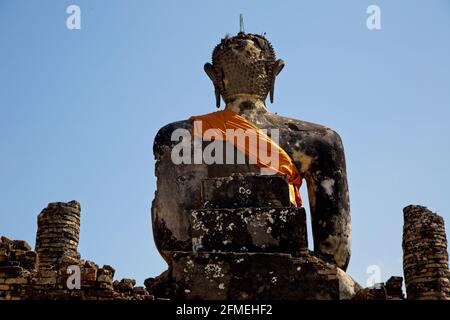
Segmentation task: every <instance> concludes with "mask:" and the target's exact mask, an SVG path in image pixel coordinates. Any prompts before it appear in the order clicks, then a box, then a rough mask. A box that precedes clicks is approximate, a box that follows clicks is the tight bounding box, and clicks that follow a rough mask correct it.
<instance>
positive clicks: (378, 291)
mask: <svg viewBox="0 0 450 320" xmlns="http://www.w3.org/2000/svg"><path fill="white" fill-rule="evenodd" d="M353 300H387V292H386V288H385V287H384V283H378V284H376V285H375V286H373V287H371V288H364V289H361V290H359V291H358V292H357V293H356V295H355V296H354V297H353Z"/></svg>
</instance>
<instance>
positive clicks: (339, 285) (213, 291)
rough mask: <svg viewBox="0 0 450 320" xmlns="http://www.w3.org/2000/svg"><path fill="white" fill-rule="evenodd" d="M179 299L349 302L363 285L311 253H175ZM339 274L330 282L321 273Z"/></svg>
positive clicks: (174, 281) (174, 270)
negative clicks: (338, 300) (294, 254)
mask: <svg viewBox="0 0 450 320" xmlns="http://www.w3.org/2000/svg"><path fill="white" fill-rule="evenodd" d="M172 259H173V263H172V266H173V270H172V278H173V279H172V280H173V281H172V283H173V286H174V287H173V294H174V296H175V298H179V299H188V300H191V299H208V300H210V299H215V300H224V299H231V300H254V299H258V300H261V299H262V300H265V299H274V300H280V299H281V300H330V299H349V298H351V297H352V296H353V295H354V294H355V292H356V291H358V290H359V289H360V286H359V285H358V284H357V283H356V282H355V281H354V280H353V279H351V277H349V276H348V275H347V274H345V272H343V271H342V270H340V269H338V268H337V267H336V266H334V265H331V264H328V263H326V262H325V261H323V260H321V259H320V258H318V257H316V256H314V255H312V254H308V255H306V256H302V257H292V256H291V255H289V254H280V253H231V252H229V253H211V252H209V253H208V252H199V253H197V254H192V253H188V252H175V253H173V256H172ZM325 269H327V270H334V271H333V272H334V274H336V276H335V277H334V278H333V279H329V278H328V276H327V275H324V274H320V273H319V271H321V270H325Z"/></svg>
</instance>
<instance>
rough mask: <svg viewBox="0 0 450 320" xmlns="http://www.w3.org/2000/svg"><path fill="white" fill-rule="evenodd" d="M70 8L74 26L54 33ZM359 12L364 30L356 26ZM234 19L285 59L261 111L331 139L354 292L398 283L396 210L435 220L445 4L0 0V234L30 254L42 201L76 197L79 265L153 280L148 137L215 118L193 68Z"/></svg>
mask: <svg viewBox="0 0 450 320" xmlns="http://www.w3.org/2000/svg"><path fill="white" fill-rule="evenodd" d="M70 4H77V5H79V6H80V7H81V19H82V22H81V30H73V31H70V30H68V29H67V28H66V18H67V16H68V15H67V14H66V8H67V6H68V5H70ZM370 4H377V5H379V6H380V7H381V19H382V29H381V30H379V31H369V30H368V29H367V28H366V17H367V14H366V8H367V7H368V6H369V5H370ZM239 13H243V14H244V17H245V28H246V31H247V32H252V33H263V32H266V33H267V37H268V38H269V40H271V41H272V43H273V45H274V47H275V50H276V52H277V55H278V57H279V58H282V59H284V60H285V62H286V67H285V69H284V70H283V72H282V73H281V74H280V76H279V77H278V80H277V88H276V92H275V103H274V104H273V105H270V104H269V105H268V107H269V108H270V110H272V111H274V112H278V113H279V114H282V115H285V116H289V117H292V118H297V119H302V120H306V121H310V122H315V123H319V124H324V125H326V126H329V127H331V128H333V129H334V130H336V131H337V132H339V134H340V135H341V137H342V139H343V142H344V146H345V151H346V158H347V171H348V178H349V187H350V200H351V210H352V225H353V232H352V238H353V254H352V258H351V261H350V267H349V273H350V274H351V275H353V276H354V277H355V278H356V279H357V280H358V281H359V282H360V283H361V284H363V285H365V283H366V279H367V277H368V276H369V275H368V274H367V273H366V271H367V267H368V266H370V265H377V266H379V267H380V269H381V280H386V279H387V278H388V277H389V276H391V275H402V274H403V272H402V248H401V240H402V225H403V214H402V208H403V207H404V206H406V205H408V204H422V205H426V206H428V207H429V208H430V209H431V210H433V211H437V212H438V213H440V214H441V215H442V216H444V218H445V219H446V220H447V221H446V222H447V230H449V228H448V225H449V224H450V202H449V196H450V195H449V183H450V166H449V163H450V148H449V147H450V143H449V137H450V126H449V124H450V111H449V108H450V60H449V59H450V2H449V1H447V0H422V1H411V0H396V1H381V0H371V1H365V0H342V1H334V0H329V1H318V0H314V1H298V0H297V1H262V0H253V1H250V0H247V1H207V0H204V1H167V0H164V1H162V0H161V1H143V0H142V1H138V0H133V1H129V0H128V1H126V0H120V1H119V0H117V1H111V0H110V1H100V0H71V1H63V0H53V1H52V0H41V1H31V0H30V1H25V0H20V1H18V0H0V235H5V236H7V237H9V238H13V239H25V240H27V241H28V242H29V243H30V244H31V245H34V242H35V232H36V219H37V218H36V217H37V214H38V213H39V212H40V211H41V210H42V209H43V208H44V207H45V206H46V205H47V203H48V202H54V201H70V200H73V199H76V200H78V201H80V202H81V205H82V216H81V240H80V245H79V251H80V253H81V255H82V257H83V258H84V259H90V260H94V261H95V262H96V263H98V264H100V265H102V264H110V265H112V266H114V267H115V268H116V269H117V273H116V274H117V275H116V278H121V277H132V278H136V279H137V280H138V283H140V284H142V282H143V280H144V279H145V278H147V277H150V276H156V275H158V274H159V273H160V272H162V271H163V270H165V268H166V265H165V263H164V261H163V259H162V258H161V257H160V256H159V254H158V253H157V251H156V248H155V246H154V243H153V237H152V233H151V220H150V207H151V201H152V199H153V195H154V191H155V177H154V160H153V155H152V144H153V139H154V137H155V134H156V132H157V130H158V129H159V128H160V127H161V126H163V125H165V124H166V123H169V122H172V121H175V120H181V119H186V118H188V117H189V116H191V115H198V114H203V113H208V112H212V111H214V110H215V106H214V94H213V88H212V84H211V83H210V81H209V79H208V78H207V76H206V75H205V74H204V72H203V64H204V63H205V62H208V61H210V58H211V51H212V49H213V47H214V46H215V45H216V44H217V43H218V42H219V41H220V39H221V38H222V37H223V36H224V35H225V34H227V33H228V34H231V35H233V34H236V33H237V32H238V29H239V25H238V21H239ZM304 191H305V190H303V191H302V192H303V196H304V198H305V199H306V196H305V192H304ZM174 196H176V195H174Z"/></svg>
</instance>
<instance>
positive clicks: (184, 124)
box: [153, 119, 192, 154]
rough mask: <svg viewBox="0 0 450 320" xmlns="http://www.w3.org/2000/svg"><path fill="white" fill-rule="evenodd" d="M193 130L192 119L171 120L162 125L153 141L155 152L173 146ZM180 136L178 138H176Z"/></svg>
mask: <svg viewBox="0 0 450 320" xmlns="http://www.w3.org/2000/svg"><path fill="white" fill-rule="evenodd" d="M191 130H192V120H190V119H187V120H181V121H175V122H171V123H169V124H166V125H165V126H163V127H161V128H160V129H159V130H158V132H157V133H156V136H155V140H154V143H153V152H154V153H155V154H157V153H160V152H161V151H162V149H163V148H164V147H169V148H171V147H172V146H173V145H174V144H176V143H178V142H179V138H180V137H181V136H183V135H184V134H188V133H190V132H191ZM176 136H178V139H176V140H174V139H175V138H176Z"/></svg>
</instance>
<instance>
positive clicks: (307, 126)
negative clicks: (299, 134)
mask: <svg viewBox="0 0 450 320" xmlns="http://www.w3.org/2000/svg"><path fill="white" fill-rule="evenodd" d="M266 117H267V118H269V119H270V120H271V122H272V124H274V125H276V126H278V127H280V128H288V129H290V130H292V131H316V132H323V133H325V132H327V131H329V130H331V129H330V128H328V127H326V126H324V125H320V124H317V123H312V122H308V121H303V120H298V119H292V118H288V117H284V116H280V115H278V114H276V113H269V112H268V113H267V116H266Z"/></svg>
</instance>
